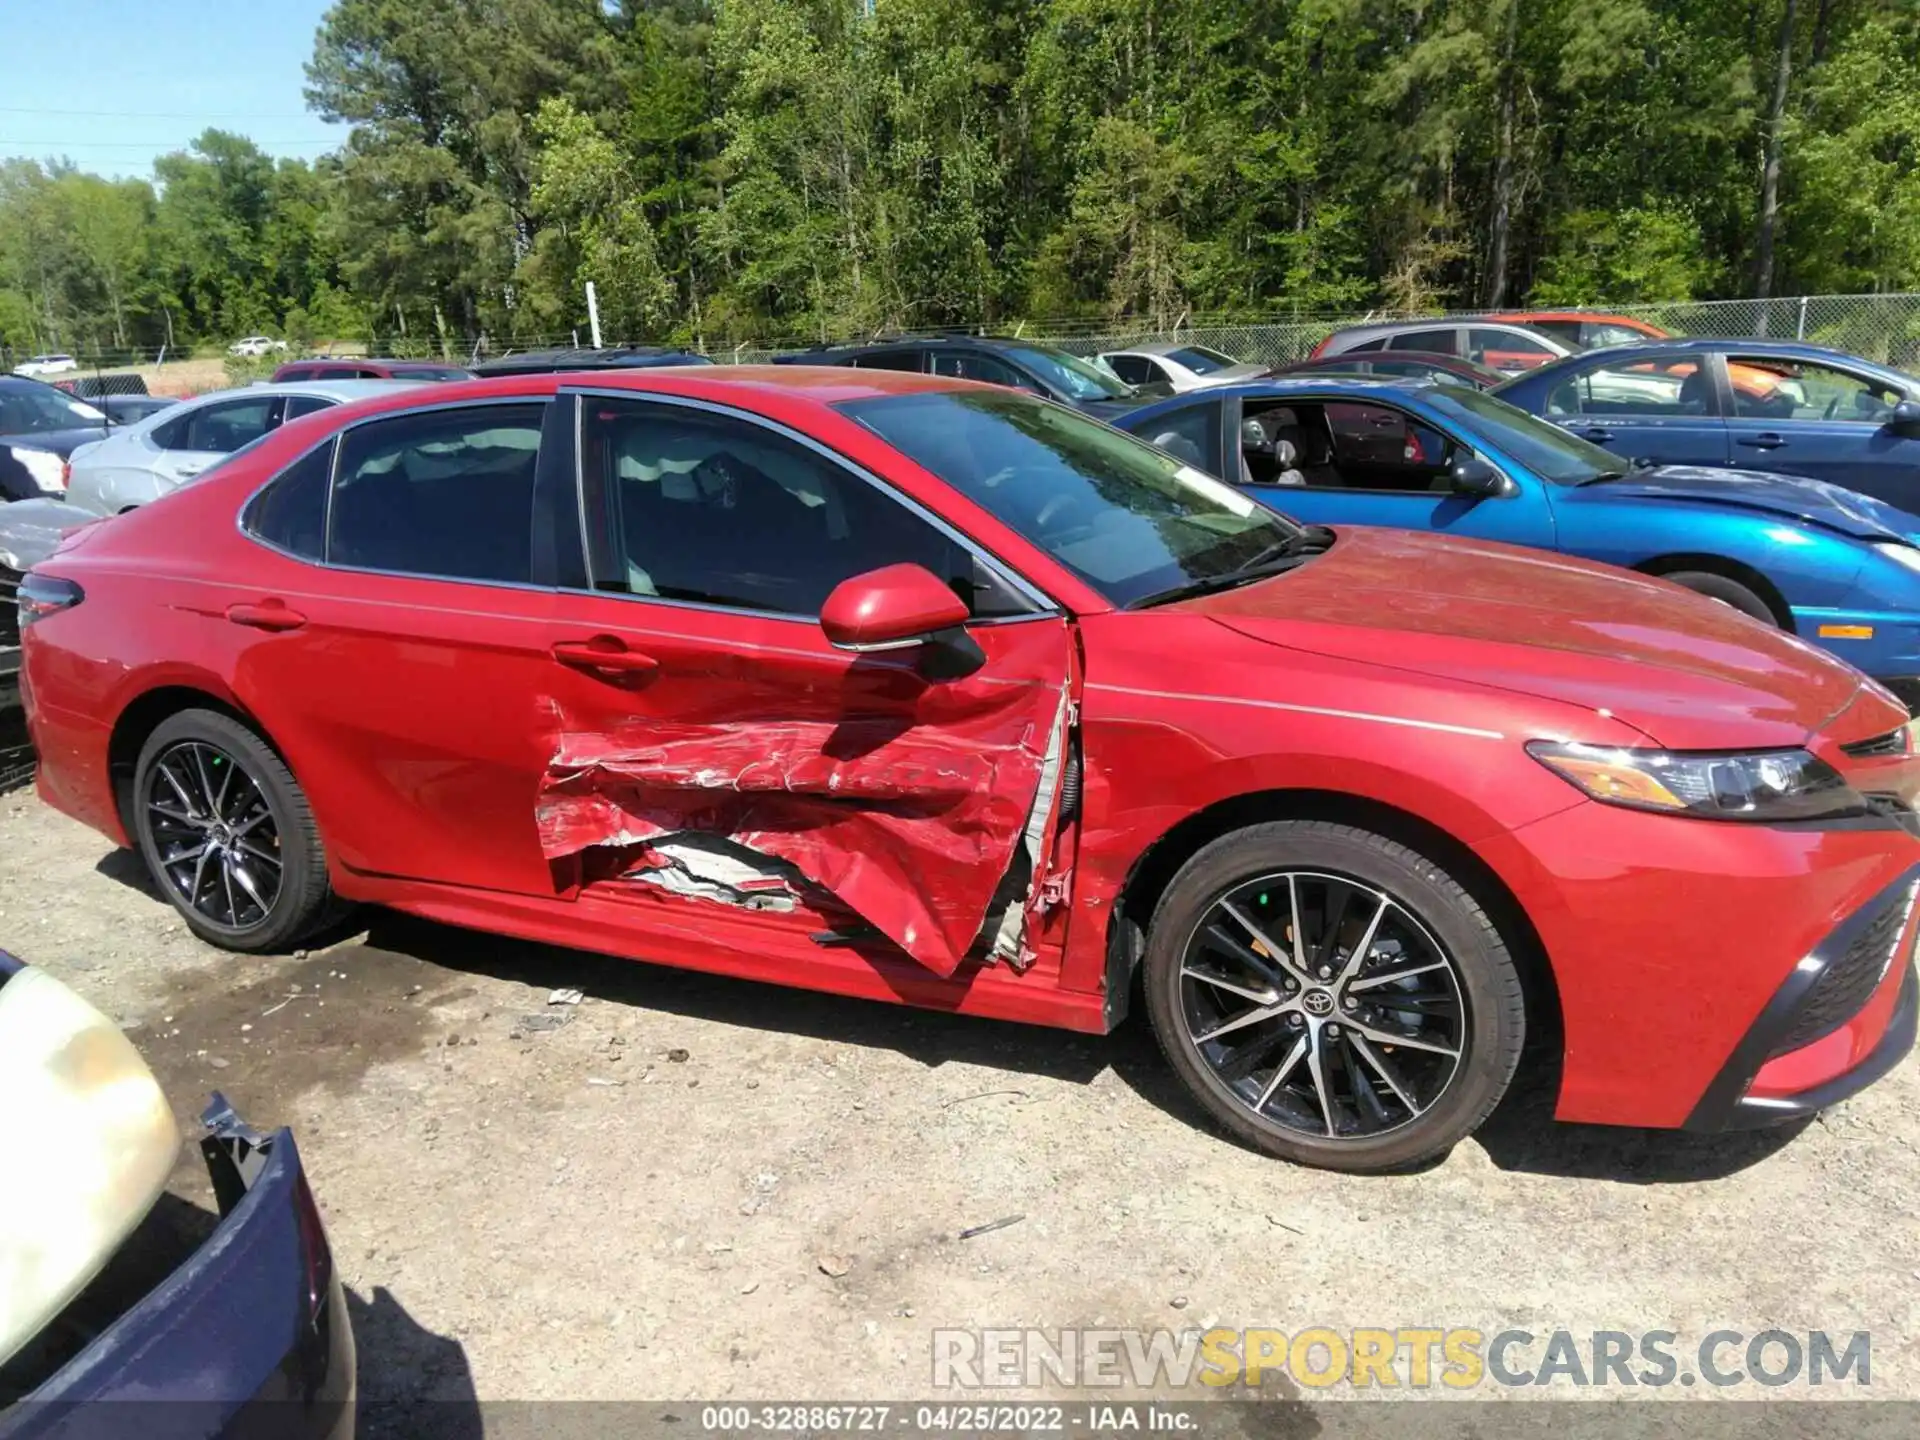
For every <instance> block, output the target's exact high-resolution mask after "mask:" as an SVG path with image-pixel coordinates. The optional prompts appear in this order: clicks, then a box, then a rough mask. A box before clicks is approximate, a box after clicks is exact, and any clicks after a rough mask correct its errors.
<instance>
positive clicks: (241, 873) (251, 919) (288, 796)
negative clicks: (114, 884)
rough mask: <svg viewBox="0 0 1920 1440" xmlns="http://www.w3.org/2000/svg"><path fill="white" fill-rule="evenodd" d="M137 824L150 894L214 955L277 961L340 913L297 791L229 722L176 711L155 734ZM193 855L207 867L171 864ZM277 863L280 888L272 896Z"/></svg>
mask: <svg viewBox="0 0 1920 1440" xmlns="http://www.w3.org/2000/svg"><path fill="white" fill-rule="evenodd" d="M227 767H230V769H229V768H227ZM182 787H184V788H182ZM156 800H157V801H158V803H159V805H160V806H161V807H162V808H160V809H156V808H155V801H156ZM210 800H212V801H217V803H209V802H210ZM183 816H184V817H186V818H185V819H184V820H183V819H180V818H176V817H183ZM262 816H264V817H265V818H264V819H262V818H261V817H262ZM132 819H133V830H134V834H135V836H136V838H137V839H138V842H139V845H140V853H141V856H142V857H143V858H144V859H145V860H146V862H147V871H148V873H149V874H151V875H152V876H153V882H154V884H155V885H157V886H159V888H160V891H161V893H162V894H163V895H165V896H166V897H167V899H168V900H169V901H171V902H172V904H173V908H174V909H176V910H178V911H179V912H180V916H181V918H182V919H183V920H185V921H186V922H187V928H188V929H190V930H192V931H193V933H194V934H196V935H198V936H199V937H200V938H201V939H202V940H205V941H206V942H207V943H208V944H210V945H218V946H220V947H221V948H222V949H225V950H238V951H242V952H245V953H252V954H259V953H265V952H271V951H276V950H284V949H287V948H288V947H290V946H292V945H293V944H295V943H296V942H298V941H299V940H300V939H301V938H303V937H304V936H306V935H308V934H309V933H311V932H312V931H313V930H314V929H315V928H316V927H317V926H319V925H321V924H323V923H325V922H326V921H327V920H329V919H330V918H332V917H333V916H334V915H335V914H336V913H337V911H338V907H337V905H336V902H335V901H334V899H333V895H332V892H331V890H330V889H329V886H328V883H327V860H326V852H325V850H324V849H323V848H322V847H321V843H320V831H319V829H318V827H316V826H315V824H314V822H313V812H312V811H311V810H310V809H309V808H308V806H307V797H306V795H305V794H304V793H303V792H302V791H301V789H300V785H299V782H298V781H296V780H295V779H294V778H293V772H292V771H290V770H288V769H287V766H286V762H285V761H283V760H282V759H281V758H280V757H279V756H278V755H277V754H275V753H274V751H273V748H272V747H271V746H269V745H268V744H267V743H266V742H265V741H264V740H262V739H261V738H260V736H259V735H257V734H256V733H255V732H254V731H252V730H251V729H249V728H248V727H247V726H245V725H243V724H242V723H240V722H239V721H238V720H235V719H233V718H232V717H231V716H229V715H223V714H221V713H219V712H218V711H214V710H183V711H181V712H180V713H178V714H176V715H172V716H169V717H168V718H167V719H165V720H163V721H162V722H161V723H160V724H159V725H158V726H157V727H156V728H155V729H154V732H153V733H152V734H151V735H149V736H148V737H147V743H146V744H145V745H143V746H142V747H141V749H140V759H139V762H138V764H137V765H136V766H135V768H134V781H133V816H132ZM196 844H198V845H200V846H201V847H202V848H203V849H204V850H205V851H206V852H207V853H206V857H205V863H204V865H202V864H201V863H200V862H198V861H194V860H183V859H179V858H174V859H171V860H170V859H169V858H168V857H179V856H182V855H188V854H191V853H192V850H193V847H194V846H195V845H196ZM276 863H277V866H278V869H279V872H280V874H279V881H278V884H277V885H274V886H273V887H272V891H271V894H269V893H268V882H269V880H270V879H271V877H272V871H273V869H274V868H275V865H276ZM190 892H196V893H197V896H198V903H196V900H195V899H194V898H190Z"/></svg>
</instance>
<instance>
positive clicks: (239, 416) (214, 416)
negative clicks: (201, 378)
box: [153, 395, 278, 455]
mask: <svg viewBox="0 0 1920 1440" xmlns="http://www.w3.org/2000/svg"><path fill="white" fill-rule="evenodd" d="M277 398H278V397H277V396H273V395H261V396H257V397H249V398H248V399H245V400H227V401H223V402H221V403H220V404H218V405H202V406H201V407H200V408H199V409H198V410H190V411H188V412H187V413H186V414H185V415H182V416H181V417H180V418H179V419H178V420H175V421H174V422H173V423H172V424H170V425H164V426H162V427H161V428H160V429H158V430H156V431H154V432H153V438H154V440H155V442H156V443H157V444H158V445H159V446H160V448H161V449H163V450H201V451H211V452H213V453H214V454H217V455H229V454H232V453H233V452H234V451H235V450H238V449H239V448H240V447H241V446H242V445H246V444H249V443H251V442H252V441H255V440H258V439H259V438H260V437H261V436H262V435H264V434H266V433H267V431H269V430H270V429H272V428H273V425H272V420H273V407H274V403H275V401H276V400H277Z"/></svg>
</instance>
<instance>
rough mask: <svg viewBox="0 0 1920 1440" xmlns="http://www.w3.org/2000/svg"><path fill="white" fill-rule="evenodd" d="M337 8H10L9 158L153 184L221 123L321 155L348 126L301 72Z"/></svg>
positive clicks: (188, 2) (130, 2)
mask: <svg viewBox="0 0 1920 1440" xmlns="http://www.w3.org/2000/svg"><path fill="white" fill-rule="evenodd" d="M327 3H328V0H183V3H178V4H173V5H157V4H153V3H151V0H57V3H56V0H0V158H10V157H13V156H19V155H24V156H29V157H31V158H33V159H36V160H45V159H48V158H51V157H59V156H64V157H66V158H68V159H71V160H72V161H73V162H74V163H75V164H76V165H78V166H79V167H80V168H81V169H83V170H92V171H95V172H97V173H99V174H102V175H141V176H145V175H149V174H150V173H151V170H152V166H153V159H154V157H155V156H156V155H164V154H165V153H166V152H167V151H169V150H179V149H182V148H184V147H185V146H186V144H187V142H188V141H189V140H191V139H193V137H194V136H196V135H198V134H199V133H200V132H201V131H202V130H204V129H206V128H207V127H208V126H210V125H211V126H215V127H218V128H219V129H222V130H232V131H235V132H237V133H239V134H242V135H246V136H249V137H251V138H252V139H253V140H254V141H255V142H256V143H257V144H258V145H259V146H260V148H261V149H263V150H265V151H266V152H267V153H268V154H270V155H289V156H301V157H303V158H305V159H309V160H311V159H312V158H314V157H315V156H317V155H320V154H323V153H324V152H325V151H327V150H330V149H333V148H334V147H336V146H338V145H339V144H341V143H342V142H343V141H344V140H345V139H346V133H347V127H346V126H344V125H328V124H325V123H324V122H323V121H322V120H321V119H320V117H319V116H317V115H314V114H311V113H310V112H308V110H307V107H306V101H305V100H304V98H303V97H302V95H301V87H302V85H303V84H304V83H305V78H306V77H305V75H304V74H303V72H302V70H301V66H302V65H304V64H305V63H306V60H307V58H308V57H309V56H310V55H311V54H312V53H313V32H314V29H315V28H316V27H317V26H318V25H319V23H320V17H321V15H322V14H323V13H324V12H325V11H326V9H327Z"/></svg>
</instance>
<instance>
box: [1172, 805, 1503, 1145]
mask: <svg viewBox="0 0 1920 1440" xmlns="http://www.w3.org/2000/svg"><path fill="white" fill-rule="evenodd" d="M1342 895H1344V896H1345V897H1346V898H1345V899H1341V898H1339V897H1340V896H1342ZM1227 907H1231V908H1232V910H1234V911H1237V912H1238V916H1239V917H1244V921H1251V922H1252V924H1251V925H1244V921H1243V920H1242V919H1240V918H1229V913H1228V909H1227ZM1282 910H1284V911H1285V913H1284V914H1283V913H1281V911H1282ZM1374 910H1378V912H1379V914H1378V917H1376V918H1373V921H1372V929H1371V932H1369V930H1368V927H1367V917H1370V916H1372V914H1373V911H1374ZM1295 917H1303V918H1299V919H1296V918H1295ZM1243 925H1244V928H1243ZM1296 928H1298V929H1299V931H1300V942H1301V950H1302V955H1301V957H1300V958H1303V959H1304V960H1305V962H1306V967H1305V975H1306V980H1307V982H1308V983H1307V984H1306V985H1300V986H1298V988H1297V989H1296V990H1295V991H1294V992H1292V993H1288V992H1287V991H1285V990H1284V989H1283V988H1282V987H1283V986H1284V985H1287V984H1289V983H1295V982H1294V978H1293V977H1294V975H1295V974H1297V973H1298V972H1299V968H1300V967H1299V966H1298V965H1296V964H1295V963H1294V961H1295V957H1294V956H1293V955H1292V954H1290V953H1289V952H1290V950H1291V947H1292V943H1293V941H1292V935H1293V931H1294V930H1295V929H1296ZM1329 929H1330V931H1331V937H1330V938H1329V933H1328V932H1329ZM1369 933H1371V935H1372V940H1371V943H1370V944H1368V945H1367V946H1366V947H1365V950H1364V952H1363V953H1362V954H1361V955H1360V956H1359V958H1358V959H1355V958H1354V957H1353V954H1352V952H1353V951H1355V950H1358V949H1360V948H1361V947H1360V942H1361V940H1362V939H1364V938H1366V937H1367V936H1368V934H1369ZM1256 934H1259V935H1261V936H1263V937H1264V940H1265V942H1266V944H1267V946H1268V948H1267V949H1266V950H1265V951H1264V955H1265V956H1269V957H1270V956H1272V955H1273V953H1274V950H1275V949H1276V948H1278V949H1279V950H1280V953H1281V955H1282V957H1283V962H1284V963H1282V964H1280V965H1274V964H1270V963H1267V962H1266V961H1265V960H1264V959H1263V958H1262V956H1263V952H1262V951H1261V950H1260V948H1259V947H1258V946H1252V945H1251V944H1250V943H1243V944H1242V946H1241V947H1240V954H1239V955H1237V954H1236V952H1235V949H1234V946H1233V943H1232V942H1233V941H1234V940H1235V939H1236V938H1237V939H1238V940H1240V941H1241V942H1251V941H1252V939H1253V937H1254V936H1255V935H1256ZM1221 937H1224V939H1222V938H1221ZM1323 944H1324V945H1325V947H1326V948H1325V949H1324V950H1322V949H1321V948H1320V947H1321V946H1322V945H1323ZM1241 955H1246V956H1251V957H1252V963H1253V966H1254V967H1258V968H1257V969H1253V968H1246V969H1242V970H1240V971H1235V969H1234V968H1233V967H1234V966H1235V965H1237V964H1240V963H1241ZM1322 962H1325V963H1324V968H1323V964H1322ZM1416 967H1418V968H1416ZM1143 968H1144V984H1145V988H1146V1000H1147V1013H1148V1015H1149V1017H1150V1019H1151V1021H1152V1025H1153V1030H1154V1034H1155V1036H1156V1037H1157V1038H1158V1040H1159V1042H1160V1048H1161V1049H1162V1051H1163V1052H1165V1054H1166V1057H1167V1060H1168V1062H1169V1063H1170V1064H1171V1065H1172V1066H1173V1069H1174V1072H1175V1073H1176V1074H1177V1075H1178V1076H1179V1077H1180V1079H1181V1081H1182V1082H1183V1083H1184V1084H1185V1085H1186V1087H1187V1089H1188V1090H1189V1092H1191V1094H1192V1095H1193V1096H1194V1098H1195V1099H1196V1100H1198V1101H1199V1102H1200V1104H1201V1106H1202V1107H1203V1108H1204V1109H1205V1110H1206V1112H1207V1114H1208V1115H1209V1117H1210V1118H1212V1119H1213V1120H1214V1121H1215V1122H1216V1123H1217V1124H1218V1125H1220V1126H1221V1128H1223V1129H1224V1130H1226V1131H1227V1132H1228V1133H1229V1134H1231V1135H1233V1136H1235V1137H1236V1138H1238V1139H1240V1140H1242V1141H1244V1142H1245V1143H1247V1144H1249V1145H1251V1146H1253V1147H1255V1148H1256V1149H1259V1150H1262V1151H1265V1152H1266V1153H1267V1154H1269V1155H1275V1156H1278V1157H1280V1158H1281V1159H1284V1160H1291V1161H1294V1162H1295V1163H1296V1164H1301V1165H1313V1166H1318V1167H1320V1168H1323V1169H1328V1170H1341V1171H1347V1172H1350V1173H1355V1174H1366V1173H1377V1172H1381V1171H1392V1170H1400V1169H1405V1168H1407V1167H1409V1166H1413V1165H1417V1164H1419V1163H1420V1162H1422V1161H1425V1160H1429V1159H1431V1158H1433V1157H1435V1156H1437V1155H1441V1154H1444V1153H1445V1152H1446V1151H1447V1150H1449V1149H1450V1148H1451V1147H1452V1146H1453V1145H1455V1144H1456V1143H1458V1142H1459V1141H1460V1140H1462V1139H1464V1138H1466V1137H1467V1136H1468V1135H1470V1134H1472V1133H1473V1132H1474V1130H1476V1129H1477V1128H1478V1127H1479V1125H1480V1123H1481V1122H1482V1121H1483V1120H1485V1119H1486V1117H1487V1116H1488V1115H1489V1114H1490V1113H1491V1112H1492V1110H1493V1108H1494V1106H1495V1105H1496V1104H1498V1103H1499V1101H1500V1097H1501V1096H1502V1095H1503V1094H1505V1092H1506V1089H1507V1085H1508V1083H1509V1082H1510V1081H1511V1080H1512V1078H1513V1072H1514V1068H1515V1066H1517V1065H1518V1063H1519V1060H1520V1051H1521V1047H1522V1046H1523V1044H1524V1043H1525V1039H1526V1013H1525V1004H1524V1001H1523V999H1522V995H1521V984H1520V976H1519V973H1518V972H1517V970H1516V969H1515V967H1514V964H1513V959H1512V956H1511V955H1510V954H1509V953H1508V950H1507V946H1506V943H1505V942H1504V941H1503V940H1502V938H1501V936H1500V933H1499V931H1498V930H1496V929H1495V928H1494V925H1493V922H1492V921H1491V920H1489V919H1488V918H1487V915H1486V912H1485V911H1484V910H1482V909H1481V908H1480V905H1479V904H1478V903H1477V902H1476V901H1475V900H1474V898H1473V897H1472V896H1471V895H1470V894H1468V893H1467V891H1466V890H1465V889H1464V888H1463V887H1462V886H1461V885H1460V884H1459V882H1458V881H1456V880H1455V879H1454V878H1453V877H1452V876H1451V875H1449V874H1447V872H1446V871H1445V870H1443V869H1442V868H1441V867H1440V866H1438V865H1436V864H1435V863H1434V862H1433V861H1431V860H1429V859H1427V858H1426V857H1425V856H1423V855H1420V854H1418V853H1416V852H1415V851H1413V850H1410V849H1408V848H1407V847H1406V846H1404V845H1401V844H1399V843H1397V842H1396V841H1393V840H1389V839H1387V838H1386V837H1384V836H1381V835H1377V834H1374V833H1372V832H1370V831H1367V830H1361V829H1356V828H1354V827H1352V826H1348V825H1337V824H1332V823H1328V822H1325V821H1318V820H1286V821H1278V822H1274V823H1270V824H1264V825H1254V826H1250V827H1249V828H1247V829H1244V830H1239V831H1235V832H1234V833H1232V834H1230V835H1225V836H1222V837H1221V838H1220V839H1218V840H1215V841H1214V842H1213V843H1211V844H1210V845H1207V846H1206V847H1205V848H1203V849H1202V850H1201V851H1200V852H1199V853H1198V854H1196V855H1194V856H1193V858H1192V859H1190V860H1189V861H1187V863H1186V864H1185V865H1184V866H1182V867H1181V869H1180V871H1179V873H1178V874H1177V875H1175V876H1174V878H1173V882H1172V884H1170V885H1169V886H1168V887H1167V890H1166V893H1165V894H1164V895H1163V896H1162V897H1161V899H1160V903H1159V905H1158V906H1157V907H1156V908H1155V910H1154V915H1153V920H1152V922H1151V924H1150V926H1149V929H1148V933H1147V950H1146V957H1145V964H1144V967H1143ZM1329 975H1330V976H1331V979H1326V978H1325V977H1326V976H1329ZM1223 981H1224V982H1225V983H1224V985H1223V983H1222V982H1223ZM1323 982H1324V983H1323ZM1349 986H1351V989H1350V990H1349V989H1348V988H1347V987H1349ZM1268 1009H1275V1010H1277V1011H1278V1012H1279V1013H1275V1014H1273V1015H1272V1016H1270V1017H1268V1018H1264V1019H1263V1018H1258V1017H1257V1016H1256V1018H1254V1019H1252V1020H1247V1019H1245V1018H1243V1017H1244V1015H1246V1014H1249V1013H1254V1012H1260V1011H1264V1010H1268ZM1315 1016H1318V1017H1319V1018H1318V1019H1317V1020H1316V1019H1315V1018H1314V1017H1315ZM1221 1027H1224V1029H1222V1028H1221ZM1216 1031H1218V1032H1219V1033H1220V1035H1221V1037H1222V1038H1221V1039H1218V1040H1216V1039H1213V1038H1211V1037H1212V1035H1213V1034H1214V1033H1215V1032H1216ZM1229 1034H1231V1035H1233V1036H1235V1037H1240V1036H1244V1037H1245V1038H1244V1039H1241V1038H1235V1039H1232V1040H1228V1039H1227V1038H1226V1037H1227V1036H1228V1035H1229ZM1389 1042H1392V1043H1389ZM1450 1048H1451V1051H1452V1054H1451V1058H1449V1056H1448V1053H1447V1052H1448V1051H1449V1049H1450ZM1296 1051H1301V1052H1303V1053H1302V1054H1300V1055H1296V1054H1295V1052H1296ZM1316 1063H1317V1064H1318V1066H1319V1068H1318V1069H1317V1070H1316V1069H1314V1068H1313V1066H1314V1065H1315V1064H1316ZM1289 1066H1291V1068H1289ZM1363 1085H1364V1091H1365V1093H1363V1090H1362V1087H1363ZM1343 1090H1344V1095H1343ZM1369 1097H1370V1098H1369Z"/></svg>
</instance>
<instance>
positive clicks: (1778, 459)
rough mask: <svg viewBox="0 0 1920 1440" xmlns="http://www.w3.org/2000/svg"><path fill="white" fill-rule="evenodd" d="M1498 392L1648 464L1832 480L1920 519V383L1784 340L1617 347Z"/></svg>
mask: <svg viewBox="0 0 1920 1440" xmlns="http://www.w3.org/2000/svg"><path fill="white" fill-rule="evenodd" d="M1494 393H1495V394H1496V395H1498V396H1499V397H1500V398H1501V399H1502V400H1505V401H1506V402H1507V403H1509V404H1511V405H1518V406H1519V407H1520V408H1521V409H1522V410H1525V411H1527V412H1528V413H1529V414H1533V415H1539V416H1541V417H1542V418H1544V419H1547V420H1551V421H1553V422H1554V423H1555V424H1556V425H1560V426H1563V427H1564V428H1566V429H1567V430H1569V431H1571V432H1572V433H1573V434H1575V435H1578V436H1580V438H1581V439H1583V440H1591V441H1592V442H1593V443H1594V444H1596V445H1602V446H1605V447H1606V448H1607V449H1609V450H1611V451H1613V452H1614V453H1615V454H1617V455H1621V456H1624V457H1626V458H1627V459H1631V460H1641V461H1645V462H1646V463H1647V464H1650V465H1733V466H1738V467H1740V468H1742V469H1746V470H1766V471H1771V472H1775V473H1778V474H1783V475H1805V476H1809V477H1811V478H1812V479H1815V480H1827V481H1831V482H1832V483H1833V484H1835V485H1844V486H1846V487H1847V488H1848V489H1849V490H1858V491H1860V492H1861V493H1862V494H1865V495H1871V496H1873V497H1874V498H1875V499H1878V500H1885V501H1886V502H1887V503H1888V504H1890V505H1897V506H1899V507H1900V508H1901V509H1903V510H1910V511H1913V512H1915V513H1920V380H1916V379H1914V377H1913V376H1911V375H1903V374H1901V373H1900V372H1899V371H1898V370H1889V369H1887V367H1886V366H1884V365H1876V364H1874V363H1873V362H1872V361H1871V360H1862V359H1860V358H1859V357H1858V356H1855V355H1845V354H1842V353H1841V352H1840V351H1838V350H1828V349H1824V348H1823V347H1821V346H1818V345H1802V344H1797V343H1795V342H1792V341H1782V340H1663V341H1657V342H1653V341H1650V342H1648V343H1647V344H1644V345H1613V346H1609V347H1607V348H1606V349H1603V350H1588V351H1586V352H1584V353H1582V354H1579V355H1570V356H1568V357H1567V358H1566V359H1564V360H1558V361H1555V362H1554V363H1552V364H1550V365H1543V366H1541V367H1540V368H1539V369H1538V370H1530V371H1528V372H1527V373H1526V374H1525V375H1522V376H1520V377H1518V378H1517V379H1514V380H1510V381H1508V382H1507V383H1506V384H1504V385H1502V386H1500V387H1498V388H1497V389H1496V390H1495V391H1494Z"/></svg>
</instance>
